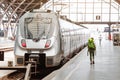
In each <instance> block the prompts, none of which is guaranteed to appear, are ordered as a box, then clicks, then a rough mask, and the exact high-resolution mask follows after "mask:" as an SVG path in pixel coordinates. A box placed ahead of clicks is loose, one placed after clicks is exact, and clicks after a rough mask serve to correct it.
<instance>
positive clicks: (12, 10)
mask: <svg viewBox="0 0 120 80" xmlns="http://www.w3.org/2000/svg"><path fill="white" fill-rule="evenodd" d="M47 1H48V0H0V20H1V19H2V18H3V17H6V18H7V20H10V19H12V20H16V19H18V18H19V17H21V16H22V15H23V14H24V13H25V12H27V11H31V10H33V9H39V8H40V7H41V6H42V5H43V4H45V3H46V2H47Z"/></svg>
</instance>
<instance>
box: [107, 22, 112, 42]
mask: <svg viewBox="0 0 120 80" xmlns="http://www.w3.org/2000/svg"><path fill="white" fill-rule="evenodd" d="M108 26H109V32H108V39H109V40H111V39H112V38H111V24H108Z"/></svg>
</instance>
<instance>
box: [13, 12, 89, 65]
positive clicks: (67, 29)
mask: <svg viewBox="0 0 120 80" xmlns="http://www.w3.org/2000/svg"><path fill="white" fill-rule="evenodd" d="M16 32H17V33H16V39H15V49H14V53H15V59H16V60H15V61H16V65H18V66H20V65H26V64H27V63H28V62H31V61H36V62H37V65H38V66H43V67H54V66H58V65H59V64H60V63H61V62H62V61H63V60H64V59H66V58H67V57H71V56H72V55H73V53H75V52H78V51H79V50H80V49H81V48H83V47H84V46H85V45H86V44H87V40H88V38H89V36H90V35H89V30H88V29H87V28H85V27H82V26H80V25H76V24H74V23H71V22H69V21H67V20H65V19H61V18H60V17H59V15H58V14H57V13H55V12H47V11H32V12H27V13H25V14H24V15H23V16H22V17H21V18H20V19H19V24H18V27H17V31H16Z"/></svg>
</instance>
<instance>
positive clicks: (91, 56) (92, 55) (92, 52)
mask: <svg viewBox="0 0 120 80" xmlns="http://www.w3.org/2000/svg"><path fill="white" fill-rule="evenodd" d="M94 51H95V50H89V53H90V62H92V61H94Z"/></svg>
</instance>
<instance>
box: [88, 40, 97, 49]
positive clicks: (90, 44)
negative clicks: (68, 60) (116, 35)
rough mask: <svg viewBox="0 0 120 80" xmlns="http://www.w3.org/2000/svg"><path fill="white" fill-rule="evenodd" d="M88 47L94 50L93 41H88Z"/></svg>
mask: <svg viewBox="0 0 120 80" xmlns="http://www.w3.org/2000/svg"><path fill="white" fill-rule="evenodd" d="M88 48H89V49H94V50H95V48H96V47H95V44H94V41H88Z"/></svg>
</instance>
